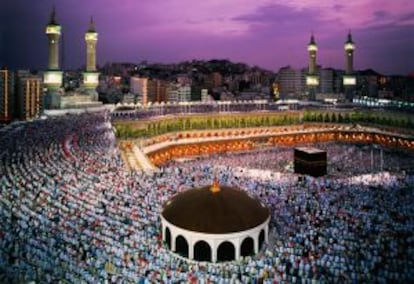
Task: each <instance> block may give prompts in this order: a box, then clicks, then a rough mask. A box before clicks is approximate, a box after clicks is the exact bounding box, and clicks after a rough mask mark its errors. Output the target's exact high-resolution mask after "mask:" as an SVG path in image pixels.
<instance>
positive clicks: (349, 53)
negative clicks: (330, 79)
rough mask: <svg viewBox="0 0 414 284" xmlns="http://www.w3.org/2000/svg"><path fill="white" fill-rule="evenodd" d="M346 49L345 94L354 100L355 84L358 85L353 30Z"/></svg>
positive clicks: (346, 43) (349, 35)
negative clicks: (355, 70)
mask: <svg viewBox="0 0 414 284" xmlns="http://www.w3.org/2000/svg"><path fill="white" fill-rule="evenodd" d="M344 50H345V62H346V63H345V64H346V66H345V75H344V77H343V84H344V89H345V95H346V98H347V99H348V100H352V98H353V92H354V86H355V85H356V77H355V74H354V50H355V44H354V42H353V41H352V35H351V32H349V33H348V38H347V40H346V42H345V44H344Z"/></svg>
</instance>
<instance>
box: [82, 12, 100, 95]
mask: <svg viewBox="0 0 414 284" xmlns="http://www.w3.org/2000/svg"><path fill="white" fill-rule="evenodd" d="M85 42H86V71H85V72H84V73H83V87H84V89H85V91H86V94H88V95H91V96H92V100H94V101H96V100H97V99H98V94H97V92H96V87H98V84H99V73H98V72H96V44H97V42H98V33H97V32H96V29H95V22H94V20H93V18H91V20H90V23H89V29H88V30H87V31H86V33H85Z"/></svg>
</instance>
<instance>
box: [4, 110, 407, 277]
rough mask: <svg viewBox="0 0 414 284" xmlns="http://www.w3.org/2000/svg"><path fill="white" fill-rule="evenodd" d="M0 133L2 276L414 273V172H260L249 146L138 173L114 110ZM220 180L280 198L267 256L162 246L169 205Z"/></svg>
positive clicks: (272, 200)
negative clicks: (122, 150)
mask: <svg viewBox="0 0 414 284" xmlns="http://www.w3.org/2000/svg"><path fill="white" fill-rule="evenodd" d="M0 133H1V136H0V145H1V146H2V147H1V148H0V159H1V164H0V283H27V282H34V283H388V282H394V283H408V282H413V281H414V236H413V233H412V232H414V206H412V204H413V201H414V193H413V184H414V177H413V176H410V175H409V174H402V173H397V172H383V171H377V172H376V173H368V174H366V173H365V174H363V175H362V174H361V175H359V176H353V177H352V175H348V176H347V175H342V176H340V177H338V176H329V175H328V176H327V177H324V178H316V179H315V178H310V177H306V178H304V179H299V178H298V176H296V175H294V174H293V173H286V174H277V175H276V173H275V172H274V170H269V169H267V170H266V169H260V170H257V169H256V170H255V169H251V168H249V167H252V166H254V165H256V164H257V161H256V164H252V162H251V161H249V160H255V159H256V158H255V156H253V155H250V156H249V155H248V156H246V158H245V159H241V158H240V157H241V156H243V155H242V154H239V155H237V154H236V155H234V156H233V159H234V160H236V161H237V164H234V163H231V161H232V159H231V157H230V155H228V156H227V155H225V156H224V157H223V158H222V160H220V161H221V162H220V163H217V159H209V158H206V159H199V160H195V161H189V162H184V163H181V162H180V163H179V162H174V161H173V162H171V163H169V164H168V165H166V166H165V167H163V168H161V169H160V170H159V171H157V172H154V173H153V174H144V173H142V172H127V171H126V170H125V169H124V167H123V163H122V161H121V159H120V155H119V150H118V148H117V146H116V139H115V136H114V133H113V129H112V126H111V123H110V117H109V115H108V113H89V114H88V113H87V114H81V115H76V116H74V115H66V116H61V117H56V118H50V119H45V120H38V121H34V122H30V123H26V124H21V125H15V126H11V127H8V128H7V129H4V130H3V131H1V130H0ZM319 146H321V145H319ZM331 146H332V145H331ZM326 147H327V149H328V151H329V149H330V148H329V147H330V146H329V145H327V146H326ZM335 147H337V146H335V145H333V148H334V149H335ZM349 147H350V148H352V147H355V146H352V145H349ZM276 152H277V151H276ZM285 152H286V151H285V149H283V150H281V151H280V153H285ZM332 153H333V154H332ZM332 153H331V154H330V156H331V157H332V158H335V159H338V160H339V157H343V152H342V151H335V150H334V151H332ZM335 153H337V155H339V156H338V157H334V155H335ZM283 155H286V154H283ZM349 155H350V156H347V157H344V158H346V161H347V162H350V163H352V159H353V158H355V157H354V155H353V154H352V152H351V153H349ZM226 159H227V160H228V161H227V160H226ZM260 159H266V156H264V157H262V158H260ZM387 159H389V160H390V161H391V160H392V157H391V155H389V156H388V157H387ZM396 159H398V158H396ZM227 162H228V163H227ZM394 162H395V161H394ZM226 163H227V164H226ZM390 163H391V162H390ZM235 165H237V167H236V166H235ZM353 165H354V167H360V165H359V164H355V163H354V164H353ZM243 166H245V167H243ZM346 170H347V169H343V172H344V171H345V172H346ZM214 176H217V177H218V178H219V181H220V183H221V184H223V185H229V186H234V187H237V188H240V189H242V190H246V191H248V193H249V194H251V195H252V196H255V197H257V198H259V199H260V200H261V201H262V202H263V203H264V204H266V205H267V206H268V208H269V210H270V213H271V223H270V235H269V243H268V244H264V245H263V247H262V248H261V251H260V253H259V254H257V255H254V256H248V257H244V258H242V259H239V260H236V261H232V262H224V263H205V262H195V261H190V260H186V259H184V258H183V257H181V256H179V255H177V254H175V253H172V252H170V251H169V250H168V248H167V246H166V245H165V244H164V243H163V242H162V236H161V231H160V227H161V226H160V218H159V214H160V212H161V211H162V206H163V204H165V202H166V201H167V200H169V199H170V198H171V197H172V196H173V195H174V194H176V193H178V192H181V191H183V190H186V189H188V188H193V187H199V186H202V185H208V184H211V183H212V181H213V179H214Z"/></svg>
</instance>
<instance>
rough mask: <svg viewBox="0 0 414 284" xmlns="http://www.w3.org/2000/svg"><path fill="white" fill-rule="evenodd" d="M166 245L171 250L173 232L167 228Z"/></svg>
mask: <svg viewBox="0 0 414 284" xmlns="http://www.w3.org/2000/svg"><path fill="white" fill-rule="evenodd" d="M164 241H165V243H166V245H167V246H168V248H169V249H171V232H170V229H169V228H168V227H167V228H165V239H164Z"/></svg>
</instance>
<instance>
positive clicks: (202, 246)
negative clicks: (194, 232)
mask: <svg viewBox="0 0 414 284" xmlns="http://www.w3.org/2000/svg"><path fill="white" fill-rule="evenodd" d="M194 260H198V261H211V248H210V245H209V244H208V243H206V242H205V241H198V242H197V243H196V244H195V245H194Z"/></svg>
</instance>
